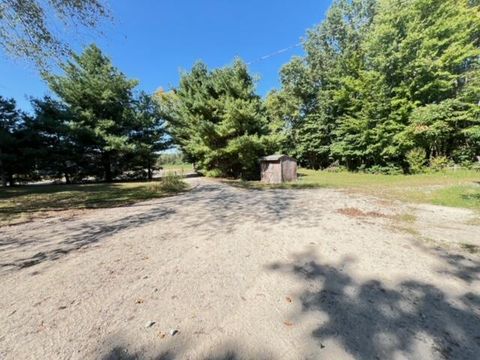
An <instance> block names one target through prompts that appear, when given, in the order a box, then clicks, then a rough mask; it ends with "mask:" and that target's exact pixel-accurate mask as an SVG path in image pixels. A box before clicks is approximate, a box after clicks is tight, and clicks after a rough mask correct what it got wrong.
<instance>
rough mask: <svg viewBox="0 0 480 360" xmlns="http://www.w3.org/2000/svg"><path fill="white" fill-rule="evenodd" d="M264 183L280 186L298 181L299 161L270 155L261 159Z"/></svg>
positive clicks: (283, 156)
mask: <svg viewBox="0 0 480 360" xmlns="http://www.w3.org/2000/svg"><path fill="white" fill-rule="evenodd" d="M260 170H261V179H262V182H264V183H268V184H280V183H283V182H286V181H295V180H297V160H295V159H294V158H291V157H290V156H287V155H270V156H265V157H264V158H261V159H260Z"/></svg>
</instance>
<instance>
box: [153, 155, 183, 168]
mask: <svg viewBox="0 0 480 360" xmlns="http://www.w3.org/2000/svg"><path fill="white" fill-rule="evenodd" d="M184 163H185V156H184V154H183V153H182V152H180V151H176V152H173V153H163V154H160V155H159V157H158V160H157V164H158V165H160V166H161V165H167V164H168V165H182V164H184Z"/></svg>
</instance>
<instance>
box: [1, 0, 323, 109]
mask: <svg viewBox="0 0 480 360" xmlns="http://www.w3.org/2000/svg"><path fill="white" fill-rule="evenodd" d="M110 3H111V4H110V6H111V8H112V12H113V16H114V22H113V23H111V24H106V25H104V26H103V28H104V29H103V32H104V34H103V35H99V34H98V33H95V32H94V33H88V34H83V35H81V36H70V37H69V40H70V41H71V42H72V43H73V44H74V47H75V49H76V50H77V51H79V50H81V49H82V46H84V45H85V44H89V43H92V42H95V43H96V44H98V45H99V46H100V48H101V49H102V50H103V51H104V52H105V53H106V54H107V55H108V56H110V57H111V58H112V61H113V63H114V64H115V65H116V66H117V67H119V68H120V69H121V71H123V72H124V73H125V74H126V75H127V76H129V77H130V78H135V79H138V80H140V85H139V89H143V90H145V91H148V92H153V91H155V90H156V89H158V88H159V87H163V88H164V89H168V88H170V87H171V86H175V85H176V84H177V83H178V78H179V71H180V70H181V69H185V70H188V69H190V68H191V66H192V65H193V64H194V62H195V61H196V60H199V59H201V60H203V61H205V62H206V63H207V64H208V66H209V67H211V68H214V67H218V66H224V65H227V64H229V63H231V62H232V60H233V59H234V57H235V56H240V57H241V58H243V59H244V60H245V61H247V62H249V61H253V60H256V59H259V58H260V57H262V56H264V55H267V54H270V53H274V52H276V51H277V50H280V49H284V48H287V47H290V46H292V45H295V44H296V43H298V42H299V41H300V38H301V37H302V36H304V34H305V31H306V30H307V29H308V28H311V27H312V26H314V25H316V24H318V23H319V22H320V21H321V20H322V19H323V17H324V15H325V12H326V11H327V9H328V7H329V6H330V3H331V1H330V0H325V1H319V0H297V1H295V0H281V1H273V0H263V1H262V0H256V1H255V0H243V1H231V0H161V1H152V0H150V1H149V0H137V1H131V0H112V1H110ZM302 52H303V51H302V48H301V47H296V48H293V49H290V50H289V51H286V52H284V53H282V54H279V55H277V56H273V57H270V58H268V59H266V60H264V61H257V62H254V63H252V64H251V65H250V70H251V72H252V73H253V74H256V75H258V76H259V77H260V80H259V82H258V92H259V93H260V94H261V95H265V94H266V93H267V92H268V91H269V90H271V89H273V88H275V87H278V71H279V70H280V68H281V66H282V65H283V64H285V63H286V62H288V60H289V59H290V58H291V57H292V56H293V55H300V54H302ZM0 94H1V95H3V96H6V97H14V98H15V99H16V100H17V102H18V105H19V106H20V107H22V108H24V109H26V110H28V109H29V106H28V99H27V97H28V96H34V97H40V96H43V95H45V94H50V93H49V91H48V88H47V87H46V85H45V84H44V83H43V81H42V80H41V79H40V78H39V76H38V74H37V73H36V72H35V70H34V69H32V67H31V66H29V65H28V64H26V63H25V62H22V61H19V60H11V59H7V58H6V57H5V56H4V54H2V56H1V58H0Z"/></svg>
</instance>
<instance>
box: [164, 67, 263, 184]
mask: <svg viewBox="0 0 480 360" xmlns="http://www.w3.org/2000/svg"><path fill="white" fill-rule="evenodd" d="M159 99H160V103H161V107H162V111H163V113H164V117H165V118H166V119H167V120H168V123H169V129H170V131H171V134H172V136H173V138H174V140H175V141H176V142H177V144H179V146H180V147H181V149H182V151H183V152H184V153H185V154H186V156H187V157H188V158H189V159H190V160H192V161H194V162H195V165H196V166H197V168H198V169H199V170H201V171H203V172H207V173H210V174H213V175H221V176H232V177H244V178H250V177H254V176H256V173H257V170H258V169H257V167H258V163H257V161H258V157H259V156H261V155H262V154H263V153H264V151H265V148H266V146H268V143H269V140H268V138H267V137H266V134H267V130H268V129H267V122H266V118H265V114H264V109H263V104H262V101H261V99H260V97H259V96H258V95H256V94H255V87H254V81H253V79H252V77H251V76H250V74H249V73H248V70H247V66H246V65H245V63H244V62H242V61H241V60H236V61H235V62H234V63H233V65H232V66H227V67H224V68H221V69H216V70H213V71H209V70H208V69H207V67H206V65H204V64H203V63H197V64H195V66H194V67H193V68H192V70H191V72H190V73H184V74H182V76H181V79H180V85H179V86H178V88H177V89H175V90H174V92H172V93H167V94H160V96H159Z"/></svg>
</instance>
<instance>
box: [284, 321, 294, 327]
mask: <svg viewBox="0 0 480 360" xmlns="http://www.w3.org/2000/svg"><path fill="white" fill-rule="evenodd" d="M283 323H284V324H285V325H287V326H293V323H291V322H290V321H284V322H283Z"/></svg>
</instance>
